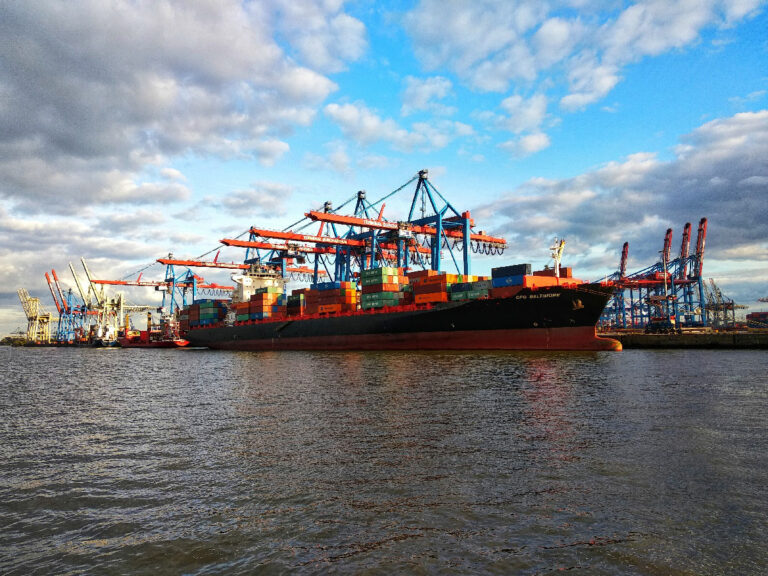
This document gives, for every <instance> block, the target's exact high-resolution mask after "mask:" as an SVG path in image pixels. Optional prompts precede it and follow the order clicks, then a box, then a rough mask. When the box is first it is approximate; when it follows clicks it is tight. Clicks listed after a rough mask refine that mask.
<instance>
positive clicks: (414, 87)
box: [401, 76, 455, 116]
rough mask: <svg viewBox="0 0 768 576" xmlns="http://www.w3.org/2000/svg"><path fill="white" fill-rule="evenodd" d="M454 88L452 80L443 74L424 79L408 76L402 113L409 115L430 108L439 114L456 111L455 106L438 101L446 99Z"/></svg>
mask: <svg viewBox="0 0 768 576" xmlns="http://www.w3.org/2000/svg"><path fill="white" fill-rule="evenodd" d="M452 88H453V84H452V83H451V81H450V80H448V79H447V78H443V77H442V76H434V77H432V78H424V79H419V78H414V77H413V76H408V77H407V78H406V79H405V91H404V92H403V106H402V108H401V114H402V115H403V116H408V115H409V114H413V113H414V112H418V111H421V110H430V111H433V112H435V113H437V114H451V113H453V112H455V108H451V107H449V106H446V105H444V104H441V103H440V102H437V101H438V100H443V99H445V98H446V97H447V96H448V95H449V94H450V93H451V89H452Z"/></svg>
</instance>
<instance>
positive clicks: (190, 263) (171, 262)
mask: <svg viewBox="0 0 768 576" xmlns="http://www.w3.org/2000/svg"><path fill="white" fill-rule="evenodd" d="M217 257H218V256H217ZM157 261H158V262H159V263H160V264H164V265H165V266H171V265H173V266H187V267H193V268H195V267H197V268H228V269H230V270H246V269H247V268H248V264H235V263H234V262H230V263H227V262H217V261H215V260H214V261H213V262H205V261H202V260H176V259H174V258H158V259H157Z"/></svg>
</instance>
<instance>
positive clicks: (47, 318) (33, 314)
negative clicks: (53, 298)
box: [17, 288, 52, 344]
mask: <svg viewBox="0 0 768 576" xmlns="http://www.w3.org/2000/svg"><path fill="white" fill-rule="evenodd" d="M17 294H18V295H19V300H21V306H22V308H23V309H24V314H25V315H26V317H27V342H30V343H33V344H50V342H51V323H52V321H51V314H50V313H49V312H48V311H47V310H46V309H45V307H44V306H43V305H42V304H41V303H40V298H33V297H32V296H30V295H29V292H27V290H26V288H19V289H18V290H17Z"/></svg>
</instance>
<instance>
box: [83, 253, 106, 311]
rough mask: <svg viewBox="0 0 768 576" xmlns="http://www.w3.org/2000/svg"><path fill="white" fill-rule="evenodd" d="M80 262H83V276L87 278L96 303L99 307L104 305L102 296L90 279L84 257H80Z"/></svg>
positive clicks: (89, 272)
mask: <svg viewBox="0 0 768 576" xmlns="http://www.w3.org/2000/svg"><path fill="white" fill-rule="evenodd" d="M80 262H82V264H83V270H85V277H86V278H88V283H89V284H90V286H91V290H93V294H94V296H95V297H96V303H97V304H98V305H99V306H100V307H101V306H103V305H104V298H103V297H102V296H101V295H100V294H99V293H98V292H97V291H96V287H95V286H94V285H93V280H92V279H91V278H92V277H91V271H90V270H88V265H87V264H86V263H85V258H80Z"/></svg>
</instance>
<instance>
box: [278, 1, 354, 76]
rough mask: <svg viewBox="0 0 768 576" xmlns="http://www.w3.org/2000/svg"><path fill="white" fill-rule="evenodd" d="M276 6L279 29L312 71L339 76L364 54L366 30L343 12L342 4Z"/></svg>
mask: <svg viewBox="0 0 768 576" xmlns="http://www.w3.org/2000/svg"><path fill="white" fill-rule="evenodd" d="M275 4H276V5H277V6H278V16H277V19H278V22H279V27H280V29H281V30H282V31H283V32H284V34H285V37H286V39H287V40H288V42H290V43H291V44H292V45H294V46H295V47H296V49H297V50H298V52H299V54H300V56H301V58H302V60H303V61H304V62H306V63H307V64H308V65H310V66H311V67H312V68H314V69H317V70H322V71H325V72H339V71H341V70H344V69H345V67H346V63H347V62H352V61H355V60H357V59H358V58H360V56H362V54H363V53H364V51H365V49H366V47H367V41H366V37H365V36H366V35H365V26H364V25H363V23H362V22H360V20H358V19H356V18H353V17H352V16H350V15H349V14H346V13H344V12H343V11H342V8H343V5H344V2H339V1H325V2H317V1H315V0H276V2H275Z"/></svg>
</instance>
